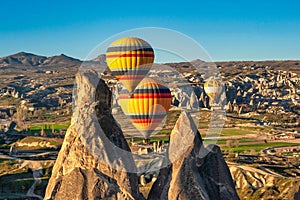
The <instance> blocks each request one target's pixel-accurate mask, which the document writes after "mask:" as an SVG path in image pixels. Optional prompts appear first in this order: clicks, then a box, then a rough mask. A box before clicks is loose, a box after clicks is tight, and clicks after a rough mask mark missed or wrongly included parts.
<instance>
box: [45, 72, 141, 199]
mask: <svg viewBox="0 0 300 200" xmlns="http://www.w3.org/2000/svg"><path fill="white" fill-rule="evenodd" d="M76 87H77V88H76V93H75V98H74V99H75V109H74V113H73V116H72V121H71V126H70V127H69V129H68V131H67V134H66V136H65V139H64V143H63V146H62V148H61V150H60V152H59V155H58V158H57V160H56V163H55V165H54V168H53V171H52V176H51V178H50V180H49V184H48V186H47V189H46V195H45V199H144V198H143V196H142V195H141V194H140V193H139V189H138V177H137V175H136V174H135V173H134V171H135V169H134V168H135V163H134V161H133V158H132V157H131V153H130V149H129V146H128V144H127V142H126V140H125V138H124V136H123V133H122V131H121V129H120V127H119V126H118V124H117V122H116V121H115V120H114V118H113V117H112V115H111V109H110V99H111V92H110V91H109V89H108V87H107V86H106V84H105V83H104V81H102V80H101V79H100V80H99V78H98V75H97V73H96V72H94V71H89V72H82V73H81V74H77V75H76Z"/></svg>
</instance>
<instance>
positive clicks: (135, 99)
mask: <svg viewBox="0 0 300 200" xmlns="http://www.w3.org/2000/svg"><path fill="white" fill-rule="evenodd" d="M171 99H172V96H171V92H170V90H169V88H167V87H165V86H164V85H162V84H161V83H158V82H157V81H155V80H153V79H151V78H145V79H143V80H142V81H141V82H140V84H139V85H138V86H137V87H136V89H135V91H134V93H133V95H132V96H131V97H130V96H129V95H128V93H127V94H126V93H123V94H120V95H119V100H120V101H119V102H120V105H121V108H122V110H123V112H124V113H125V115H127V116H129V117H130V119H131V122H132V123H133V125H134V126H135V127H136V128H137V129H138V130H139V131H140V132H141V133H142V134H143V136H144V137H145V138H149V137H150V135H151V134H152V133H153V131H154V130H155V129H156V128H157V127H158V126H159V124H160V123H161V122H162V120H163V119H164V118H165V116H166V114H167V112H168V111H169V109H170V106H171Z"/></svg>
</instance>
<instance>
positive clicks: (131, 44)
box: [106, 38, 154, 93]
mask: <svg viewBox="0 0 300 200" xmlns="http://www.w3.org/2000/svg"><path fill="white" fill-rule="evenodd" d="M106 62H107V65H108V67H109V69H110V70H111V71H112V72H113V74H114V75H115V76H116V77H117V79H118V80H119V81H120V82H121V83H122V84H123V86H124V87H125V88H126V89H127V90H128V91H129V93H132V92H133V90H134V89H135V87H136V86H137V85H138V84H139V83H140V81H141V80H142V79H143V78H144V77H145V75H146V74H147V73H148V71H149V70H150V68H151V66H152V64H153V62H154V51H153V49H152V47H151V46H150V44H149V43H147V42H146V41H145V40H142V39H140V38H121V39H118V40H116V41H114V42H113V43H111V45H110V46H109V47H108V49H107V51H106Z"/></svg>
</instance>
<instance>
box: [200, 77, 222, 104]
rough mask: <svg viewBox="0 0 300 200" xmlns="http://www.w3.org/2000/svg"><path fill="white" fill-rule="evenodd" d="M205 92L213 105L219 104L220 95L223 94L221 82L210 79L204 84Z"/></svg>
mask: <svg viewBox="0 0 300 200" xmlns="http://www.w3.org/2000/svg"><path fill="white" fill-rule="evenodd" d="M204 90H205V92H206V94H207V95H208V96H209V98H210V99H211V101H212V102H213V103H215V102H217V100H218V98H219V96H220V94H221V93H222V84H221V81H219V80H218V79H215V78H210V79H209V80H208V81H207V82H206V83H205V84H204Z"/></svg>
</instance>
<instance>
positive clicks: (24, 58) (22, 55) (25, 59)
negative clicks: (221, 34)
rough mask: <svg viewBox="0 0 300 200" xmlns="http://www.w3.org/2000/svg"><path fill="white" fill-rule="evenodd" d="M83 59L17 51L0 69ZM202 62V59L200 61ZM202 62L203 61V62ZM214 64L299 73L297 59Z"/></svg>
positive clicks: (74, 62)
mask: <svg viewBox="0 0 300 200" xmlns="http://www.w3.org/2000/svg"><path fill="white" fill-rule="evenodd" d="M105 60H106V59H105V55H103V54H101V55H99V56H98V57H96V58H94V59H92V60H90V61H91V62H99V61H100V62H105ZM198 61H199V60H198ZM82 62H83V61H81V60H79V59H75V58H72V57H69V56H66V55H64V54H60V55H57V56H51V57H46V56H40V55H35V54H32V53H26V52H19V53H16V54H13V55H9V56H5V57H2V58H0V69H1V68H2V69H3V67H4V68H5V67H6V68H11V67H13V68H15V67H18V68H24V67H26V68H27V67H45V68H51V67H53V68H56V67H64V68H70V67H79V66H80V65H81V64H82ZM193 62H195V61H191V62H190V63H189V62H182V63H168V65H171V66H173V67H175V68H181V67H184V66H189V65H192V64H193ZM201 62H203V61H201ZM203 63H204V62H203ZM215 64H216V65H217V66H219V67H221V68H227V67H243V66H254V67H255V66H269V67H271V68H274V69H281V70H290V71H293V72H296V73H298V74H299V69H300V61H299V60H286V61H284V60H278V61H276V60H270V61H226V62H215Z"/></svg>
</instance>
